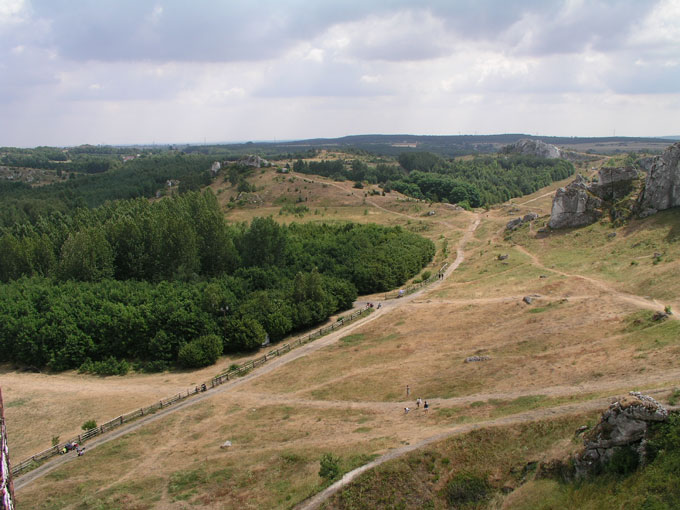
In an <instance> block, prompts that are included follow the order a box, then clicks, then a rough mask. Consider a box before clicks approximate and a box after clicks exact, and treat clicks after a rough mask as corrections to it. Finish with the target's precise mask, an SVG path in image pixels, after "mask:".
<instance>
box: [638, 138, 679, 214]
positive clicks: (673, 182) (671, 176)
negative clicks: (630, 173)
mask: <svg viewBox="0 0 680 510" xmlns="http://www.w3.org/2000/svg"><path fill="white" fill-rule="evenodd" d="M678 206H680V142H678V143H675V144H673V145H671V146H670V147H668V149H666V150H665V151H664V153H663V155H662V156H661V157H659V158H656V159H655V160H654V162H653V163H652V165H651V168H650V169H649V171H648V172H647V179H646V180H645V190H644V192H643V194H642V196H641V198H640V208H641V210H642V211H647V210H657V211H661V210H663V209H670V208H671V207H678Z"/></svg>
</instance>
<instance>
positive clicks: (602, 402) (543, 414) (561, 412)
mask: <svg viewBox="0 0 680 510" xmlns="http://www.w3.org/2000/svg"><path fill="white" fill-rule="evenodd" d="M609 403H610V401H609V400H608V399H606V398H603V399H598V400H593V401H590V402H582V403H579V404H568V405H564V406H559V407H552V408H549V409H536V410H534V411H527V412H525V413H519V414H515V415H512V416H504V417H502V418H497V419H494V420H487V421H481V422H477V423H470V424H464V425H456V426H454V427H452V428H450V429H449V430H447V431H446V432H442V433H440V434H437V435H434V436H431V437H428V438H427V439H424V440H422V441H419V442H417V443H414V444H411V445H407V446H403V447H401V448H396V449H394V450H391V451H390V452H388V453H386V454H385V455H382V456H380V457H378V458H377V459H375V460H373V461H372V462H369V463H368V464H364V465H363V466H360V467H358V468H357V469H355V470H353V471H350V472H349V473H346V474H345V475H344V476H343V477H342V478H341V479H340V480H338V481H337V482H335V483H334V484H333V485H331V486H329V487H328V488H326V489H325V490H323V491H322V492H319V493H318V494H315V495H314V496H312V497H311V498H309V499H307V500H305V501H303V502H302V503H300V504H298V505H297V506H295V507H294V508H295V510H316V509H318V508H319V507H320V506H321V504H322V503H323V502H324V501H326V500H327V499H328V498H329V497H331V496H332V495H333V494H335V493H336V492H337V491H339V490H340V489H342V488H343V487H345V486H346V485H348V484H349V483H350V482H352V481H353V480H354V479H355V478H356V477H357V476H359V475H360V474H362V473H363V472H365V471H368V470H369V469H373V468H375V467H377V466H379V465H380V464H383V463H385V462H387V461H390V460H393V459H396V458H398V457H401V456H402V455H406V454H407V453H410V452H412V451H415V450H418V449H419V448H422V447H424V446H427V445H429V444H432V443H435V442H437V441H441V440H444V439H447V438H450V437H452V436H456V435H461V434H465V433H467V432H470V431H472V430H476V429H480V428H487V427H497V426H503V425H516V424H520V423H527V422H530V421H536V420H541V419H544V418H548V417H559V416H567V415H569V414H577V413H582V412H586V411H596V410H598V409H602V408H604V407H607V406H608V405H609Z"/></svg>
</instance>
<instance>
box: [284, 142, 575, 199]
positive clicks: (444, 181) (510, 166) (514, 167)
mask: <svg viewBox="0 0 680 510" xmlns="http://www.w3.org/2000/svg"><path fill="white" fill-rule="evenodd" d="M398 161H399V165H390V164H385V163H379V164H377V165H376V166H374V167H373V166H369V165H367V164H366V163H363V162H362V161H359V160H353V161H351V162H349V163H347V164H345V163H344V162H343V161H340V160H333V161H304V160H297V161H296V162H295V163H294V165H293V170H295V171H296V172H301V173H305V174H317V175H323V176H326V177H331V178H334V179H349V180H353V181H357V182H361V181H367V182H369V183H372V184H380V185H381V186H382V188H383V190H384V191H385V192H389V191H391V190H395V191H399V192H400V193H403V194H405V195H408V196H411V197H413V198H418V199H424V200H432V201H434V202H448V203H457V204H459V205H461V206H462V207H465V208H469V207H487V206H490V205H493V204H497V203H501V202H505V201H506V200H509V199H511V198H515V197H520V196H523V195H526V194H529V193H533V192H534V191H536V190H538V189H540V188H542V187H544V186H547V185H549V184H550V183H552V182H554V181H558V180H562V179H566V178H567V177H569V176H570V175H573V173H574V171H575V169H574V166H573V165H572V164H571V163H569V162H568V161H564V160H561V159H545V158H539V157H534V156H526V155H512V156H478V157H474V158H472V159H466V160H462V159H454V160H446V159H443V158H441V157H440V156H438V155H436V154H432V153H430V152H407V153H402V154H400V155H399V158H398Z"/></svg>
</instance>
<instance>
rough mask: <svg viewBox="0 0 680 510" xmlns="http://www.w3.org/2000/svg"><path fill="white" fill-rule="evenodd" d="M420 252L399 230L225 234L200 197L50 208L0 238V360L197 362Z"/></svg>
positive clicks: (88, 366) (385, 277) (247, 344)
mask: <svg viewBox="0 0 680 510" xmlns="http://www.w3.org/2000/svg"><path fill="white" fill-rule="evenodd" d="M433 256H434V245H433V243H432V242H431V241H429V240H426V239H424V238H422V237H420V236H417V235H416V234H413V233H410V232H407V231H404V230H402V229H401V228H398V227H397V228H387V227H381V226H377V225H354V224H346V225H325V224H305V225H298V224H294V223H293V224H291V225H279V224H278V223H276V222H275V221H274V220H273V219H271V218H256V219H254V220H253V221H252V222H251V223H250V224H249V225H247V224H237V225H230V224H227V223H226V221H225V220H224V217H223V214H222V212H221V210H220V208H219V204H218V203H217V200H216V198H215V196H214V195H213V194H212V192H210V191H206V192H205V193H199V192H187V193H185V194H181V195H178V196H173V197H168V198H166V199H164V200H160V201H157V202H154V203H151V202H149V201H148V200H146V199H142V198H139V199H132V200H120V201H116V202H108V203H106V204H104V205H103V206H100V207H97V208H78V209H76V210H74V211H73V212H72V213H70V214H63V213H60V212H55V213H52V214H49V215H47V216H41V217H40V218H39V219H38V221H36V222H35V223H34V224H32V223H24V224H17V225H13V226H12V227H5V228H3V229H2V235H1V236H0V260H2V264H1V265H0V280H2V281H3V282H5V283H3V284H2V285H0V321H2V324H3V326H4V327H3V328H2V330H1V331H0V361H10V362H14V363H16V364H19V365H23V366H28V367H34V368H36V369H42V368H48V369H51V370H65V369H70V368H80V369H81V370H83V371H92V372H95V373H104V374H106V373H124V372H126V371H127V370H128V369H129V367H130V363H132V365H133V366H135V367H136V368H138V369H140V370H163V369H166V368H169V367H172V366H186V367H196V366H204V365H208V364H211V363H214V362H215V360H216V359H217V357H218V356H219V355H221V354H222V353H223V352H234V351H248V350H253V349H257V348H258V347H259V346H260V345H261V344H262V343H263V342H264V341H265V340H266V339H267V338H269V339H270V340H272V341H277V340H280V339H282V338H283V337H284V336H286V335H288V334H290V333H293V332H296V331H299V330H302V329H304V328H308V327H310V326H312V325H315V324H318V323H320V322H322V321H324V320H326V319H327V318H328V317H329V316H330V315H331V314H333V313H335V312H337V311H341V310H345V309H347V308H350V307H351V306H352V303H353V301H354V300H355V298H356V296H357V293H371V292H379V291H384V290H388V289H391V288H394V287H396V286H398V285H401V284H402V283H404V282H405V281H406V280H407V279H408V278H410V277H412V276H414V275H416V274H417V273H418V272H419V271H420V269H421V268H422V267H423V266H424V265H425V264H427V263H428V262H429V261H430V260H431V259H432V257H433Z"/></svg>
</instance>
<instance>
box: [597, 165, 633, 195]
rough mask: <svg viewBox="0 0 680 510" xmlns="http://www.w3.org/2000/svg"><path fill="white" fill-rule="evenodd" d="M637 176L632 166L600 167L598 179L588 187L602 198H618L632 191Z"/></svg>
mask: <svg viewBox="0 0 680 510" xmlns="http://www.w3.org/2000/svg"><path fill="white" fill-rule="evenodd" d="M638 177H639V176H638V171H637V170H636V169H635V168H632V167H602V168H601V169H600V171H599V172H598V181H597V182H596V183H592V184H591V185H590V186H588V188H589V190H590V191H591V193H594V194H595V195H597V196H598V197H600V198H601V199H603V200H618V199H620V198H623V197H625V196H627V195H628V194H630V192H631V191H633V187H634V183H635V181H636V180H637V179H638Z"/></svg>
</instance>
